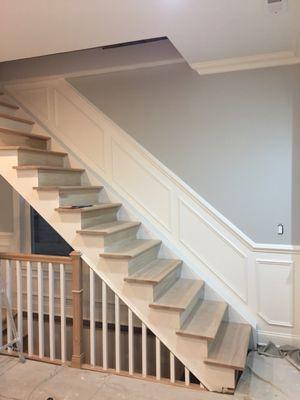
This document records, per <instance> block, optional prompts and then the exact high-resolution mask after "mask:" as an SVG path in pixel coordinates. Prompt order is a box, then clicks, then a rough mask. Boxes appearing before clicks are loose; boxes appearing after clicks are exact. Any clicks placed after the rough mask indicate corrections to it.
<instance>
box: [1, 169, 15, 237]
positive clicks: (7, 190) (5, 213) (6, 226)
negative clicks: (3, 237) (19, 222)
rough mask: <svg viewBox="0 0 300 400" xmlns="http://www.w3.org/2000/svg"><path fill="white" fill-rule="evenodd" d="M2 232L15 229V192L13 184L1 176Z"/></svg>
mask: <svg viewBox="0 0 300 400" xmlns="http://www.w3.org/2000/svg"><path fill="white" fill-rule="evenodd" d="M0 204H1V207H0V232H12V231H13V192H12V188H11V186H10V185H9V184H8V183H7V182H6V181H5V180H4V179H3V178H2V176H0Z"/></svg>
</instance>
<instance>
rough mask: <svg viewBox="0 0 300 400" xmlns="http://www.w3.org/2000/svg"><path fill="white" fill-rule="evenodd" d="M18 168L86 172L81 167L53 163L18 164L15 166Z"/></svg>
mask: <svg viewBox="0 0 300 400" xmlns="http://www.w3.org/2000/svg"><path fill="white" fill-rule="evenodd" d="M13 168H14V169H18V170H39V171H40V170H41V171H63V172H84V171H85V170H84V169H81V168H65V167H55V166H52V165H17V166H14V167H13Z"/></svg>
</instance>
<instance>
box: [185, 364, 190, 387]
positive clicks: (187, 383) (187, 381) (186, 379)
mask: <svg viewBox="0 0 300 400" xmlns="http://www.w3.org/2000/svg"><path fill="white" fill-rule="evenodd" d="M184 382H185V385H186V386H190V371H189V370H188V369H187V367H184Z"/></svg>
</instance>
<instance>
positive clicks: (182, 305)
mask: <svg viewBox="0 0 300 400" xmlns="http://www.w3.org/2000/svg"><path fill="white" fill-rule="evenodd" d="M202 286H203V281H201V280H198V279H185V278H180V279H178V280H177V281H176V282H175V283H174V285H172V286H171V287H170V288H169V289H168V290H167V292H166V293H164V294H163V295H162V296H161V297H159V298H158V299H157V300H156V301H155V302H154V303H152V304H150V307H152V308H159V309H168V310H174V311H184V310H185V309H186V308H187V306H188V305H189V303H190V302H191V300H192V299H193V298H194V296H195V295H196V294H197V292H198V291H199V290H200V289H201V288H202Z"/></svg>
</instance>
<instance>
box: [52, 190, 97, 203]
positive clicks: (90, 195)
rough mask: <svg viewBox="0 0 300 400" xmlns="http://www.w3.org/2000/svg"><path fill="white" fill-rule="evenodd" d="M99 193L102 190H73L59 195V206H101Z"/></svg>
mask: <svg viewBox="0 0 300 400" xmlns="http://www.w3.org/2000/svg"><path fill="white" fill-rule="evenodd" d="M99 192H100V190H93V191H91V190H87V191H82V190H78V191H76V190H74V191H73V190H72V191H66V192H60V193H59V204H60V206H61V207H63V206H69V205H74V206H86V205H91V204H92V205H94V204H99Z"/></svg>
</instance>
